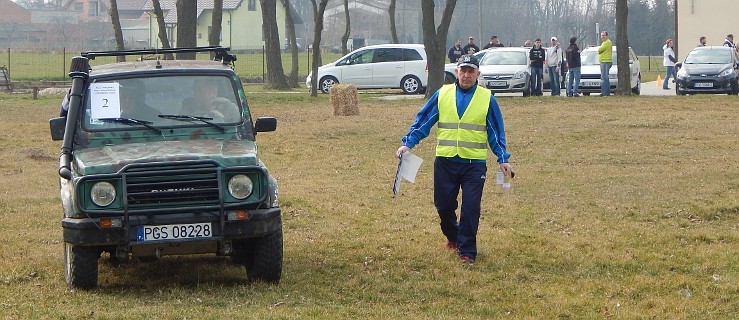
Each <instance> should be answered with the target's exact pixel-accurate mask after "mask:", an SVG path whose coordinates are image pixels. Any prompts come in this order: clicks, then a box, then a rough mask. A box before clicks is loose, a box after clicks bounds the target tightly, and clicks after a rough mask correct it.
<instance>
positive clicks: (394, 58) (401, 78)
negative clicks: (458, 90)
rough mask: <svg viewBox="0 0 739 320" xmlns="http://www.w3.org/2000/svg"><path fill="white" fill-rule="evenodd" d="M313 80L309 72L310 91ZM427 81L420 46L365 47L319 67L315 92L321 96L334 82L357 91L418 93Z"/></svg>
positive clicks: (423, 56)
mask: <svg viewBox="0 0 739 320" xmlns="http://www.w3.org/2000/svg"><path fill="white" fill-rule="evenodd" d="M312 78H313V73H312V72H311V73H310V74H308V78H307V79H306V80H305V85H306V86H307V87H308V88H309V89H310V87H311V79H312ZM427 79H428V63H427V61H426V51H425V50H424V49H423V45H422V44H383V45H374V46H367V47H363V48H361V49H357V50H354V51H352V52H351V53H349V54H347V55H345V56H343V57H341V59H339V60H336V61H335V62H332V63H329V64H326V65H323V66H321V67H319V68H318V89H320V90H321V92H323V93H328V92H329V90H330V89H331V86H333V85H334V84H337V83H346V84H353V85H354V86H356V87H357V89H382V88H400V89H402V90H403V92H404V93H421V92H423V91H424V90H425V87H426V84H427Z"/></svg>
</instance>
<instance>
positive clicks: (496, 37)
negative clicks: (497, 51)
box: [490, 36, 498, 40]
mask: <svg viewBox="0 0 739 320" xmlns="http://www.w3.org/2000/svg"><path fill="white" fill-rule="evenodd" d="M493 39H498V36H492V37H490V40H493Z"/></svg>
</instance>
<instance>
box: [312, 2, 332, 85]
mask: <svg viewBox="0 0 739 320" xmlns="http://www.w3.org/2000/svg"><path fill="white" fill-rule="evenodd" d="M320 1H321V2H320V3H319V4H318V5H316V0H310V2H311V4H312V5H313V44H312V45H311V47H312V48H313V52H312V55H313V58H312V60H313V66H312V70H311V74H312V75H313V76H312V77H311V86H310V96H311V97H317V96H318V91H317V89H318V80H319V79H318V67H319V66H320V65H321V32H322V31H323V12H324V11H326V5H327V4H328V0H320Z"/></svg>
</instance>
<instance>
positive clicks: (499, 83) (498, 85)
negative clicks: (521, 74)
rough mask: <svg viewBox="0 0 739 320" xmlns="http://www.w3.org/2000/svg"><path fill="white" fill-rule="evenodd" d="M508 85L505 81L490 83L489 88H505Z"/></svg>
mask: <svg viewBox="0 0 739 320" xmlns="http://www.w3.org/2000/svg"><path fill="white" fill-rule="evenodd" d="M507 85H508V83H507V82H505V81H488V87H505V86H507Z"/></svg>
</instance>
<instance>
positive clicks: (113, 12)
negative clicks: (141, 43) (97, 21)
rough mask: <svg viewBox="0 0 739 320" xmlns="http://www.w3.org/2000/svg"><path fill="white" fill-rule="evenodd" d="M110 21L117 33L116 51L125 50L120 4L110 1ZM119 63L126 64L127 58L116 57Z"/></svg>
mask: <svg viewBox="0 0 739 320" xmlns="http://www.w3.org/2000/svg"><path fill="white" fill-rule="evenodd" d="M110 21H111V22H112V23H113V32H114V33H115V49H116V50H125V48H124V45H123V31H122V30H121V19H120V17H119V16H118V2H117V1H116V0H110ZM115 59H116V61H118V62H125V61H126V56H117V57H115Z"/></svg>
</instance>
